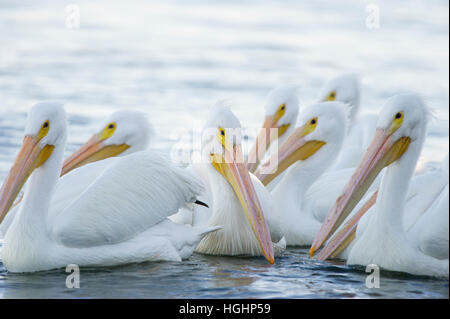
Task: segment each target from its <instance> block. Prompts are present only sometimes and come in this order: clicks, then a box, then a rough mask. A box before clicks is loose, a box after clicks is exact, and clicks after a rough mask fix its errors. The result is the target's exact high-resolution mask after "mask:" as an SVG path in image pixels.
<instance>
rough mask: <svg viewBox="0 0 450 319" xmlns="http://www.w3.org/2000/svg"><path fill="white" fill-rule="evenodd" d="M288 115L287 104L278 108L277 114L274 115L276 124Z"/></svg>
mask: <svg viewBox="0 0 450 319" xmlns="http://www.w3.org/2000/svg"><path fill="white" fill-rule="evenodd" d="M285 113H286V104H281V105H280V106H279V107H278V110H277V113H275V115H274V119H273V120H274V123H277V122H278V121H279V120H280V119H281V118H282V117H283V115H284V114H285Z"/></svg>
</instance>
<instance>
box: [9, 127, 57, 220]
mask: <svg viewBox="0 0 450 319" xmlns="http://www.w3.org/2000/svg"><path fill="white" fill-rule="evenodd" d="M39 141H40V139H39V138H38V137H37V136H31V135H26V136H25V137H24V139H23V143H22V147H21V148H20V151H19V154H18V155H17V157H16V160H15V162H14V164H13V166H12V168H11V170H10V171H9V174H8V176H7V177H6V179H5V181H4V183H3V185H2V187H1V188H0V223H1V222H2V221H3V218H5V216H6V214H7V212H8V211H9V209H10V208H11V206H12V204H13V203H14V200H15V199H16V197H17V194H18V193H19V192H20V190H21V189H22V187H23V185H24V184H25V182H26V181H27V179H28V177H29V176H30V175H31V174H32V173H33V171H34V170H35V169H36V168H38V167H40V166H41V165H42V164H44V163H45V161H46V160H47V159H48V158H49V157H50V155H51V154H52V152H53V149H54V146H53V145H45V146H41V145H40V144H39Z"/></svg>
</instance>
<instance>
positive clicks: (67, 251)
mask: <svg viewBox="0 0 450 319" xmlns="http://www.w3.org/2000/svg"><path fill="white" fill-rule="evenodd" d="M65 141H66V119H65V111H64V109H63V107H62V105H60V104H58V103H52V102H44V103H38V104H36V105H34V106H33V107H32V108H31V111H30V113H29V116H28V122H27V126H26V129H25V138H24V141H23V144H22V148H21V150H20V151H19V154H18V156H17V158H16V161H15V163H14V165H13V166H12V168H11V170H10V172H9V174H8V176H7V178H6V180H5V181H4V183H3V185H2V187H1V189H0V219H3V218H4V216H5V214H6V213H7V212H8V209H9V207H10V206H11V205H12V203H13V201H14V199H15V197H16V196H17V194H18V192H19V191H20V189H21V187H22V185H24V183H25V181H26V180H27V179H28V183H27V187H26V190H25V195H24V199H23V201H22V203H21V205H20V206H19V210H18V212H17V214H16V216H15V218H14V219H13V221H12V223H11V225H10V227H9V229H8V231H7V233H6V235H5V238H4V243H3V247H2V262H3V264H4V266H5V267H6V269H7V270H8V271H10V272H34V271H41V270H48V269H54V268H60V267H65V266H66V265H68V264H77V265H79V266H112V265H121V264H126V263H133V262H142V261H152V260H172V261H175V260H176V261H180V260H182V259H185V258H187V257H189V255H190V254H191V253H192V252H193V250H194V248H195V246H196V244H197V243H198V242H199V240H200V239H201V238H202V236H204V235H205V234H206V233H208V232H209V231H214V230H216V229H217V228H218V227H216V228H207V227H204V228H198V227H197V228H194V227H187V226H183V225H177V224H175V223H173V222H171V221H170V220H168V219H167V217H168V216H169V215H171V214H173V213H174V212H176V211H177V210H178V209H179V208H180V207H182V206H184V205H186V204H187V203H193V202H195V201H196V196H197V195H198V194H200V193H201V192H202V185H201V183H200V182H199V181H198V180H197V179H196V178H195V177H193V176H192V175H191V174H189V173H188V172H187V171H185V170H183V169H181V168H177V167H174V166H173V165H171V164H170V163H168V162H167V160H166V159H165V158H164V157H163V156H161V155H159V154H157V153H155V152H149V151H145V152H137V153H134V154H131V155H128V156H124V157H116V158H109V159H107V160H104V161H97V162H95V163H91V164H88V165H85V166H83V167H80V168H78V169H76V170H73V171H72V172H70V173H69V174H67V175H65V176H64V177H62V178H61V180H60V178H59V176H60V173H61V168H62V159H63V158H62V157H63V152H64V146H65Z"/></svg>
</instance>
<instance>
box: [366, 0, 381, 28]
mask: <svg viewBox="0 0 450 319" xmlns="http://www.w3.org/2000/svg"><path fill="white" fill-rule="evenodd" d="M366 13H367V16H366V27H367V28H368V29H379V28H380V6H379V5H377V4H375V3H371V4H368V5H367V6H366Z"/></svg>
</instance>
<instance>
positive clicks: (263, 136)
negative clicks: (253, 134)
mask: <svg viewBox="0 0 450 319" xmlns="http://www.w3.org/2000/svg"><path fill="white" fill-rule="evenodd" d="M277 122H278V119H277V118H276V117H275V116H273V115H272V116H266V118H265V120H264V123H263V126H262V127H261V130H260V131H259V134H258V136H257V138H256V141H255V144H254V145H253V147H252V148H251V150H250V152H249V153H248V157H247V167H248V170H249V171H250V172H252V173H253V172H254V171H256V169H257V168H258V165H259V163H260V162H261V159H262V158H263V157H264V154H265V153H266V152H267V150H268V149H269V146H270V144H271V143H272V142H273V141H274V140H275V139H277V138H279V137H281V136H282V135H283V134H284V133H286V131H287V129H288V128H289V125H283V126H281V127H278V124H277ZM271 129H277V131H278V132H277V134H271Z"/></svg>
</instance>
